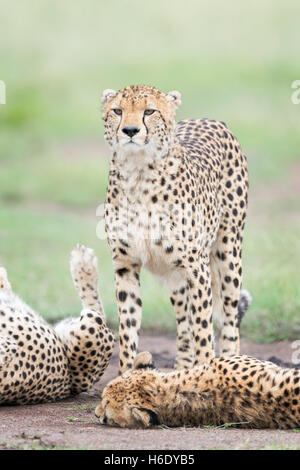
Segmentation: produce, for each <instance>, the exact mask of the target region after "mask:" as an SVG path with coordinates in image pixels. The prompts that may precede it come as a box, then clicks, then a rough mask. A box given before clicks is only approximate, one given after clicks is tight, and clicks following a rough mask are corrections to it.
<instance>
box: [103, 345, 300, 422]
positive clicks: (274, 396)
mask: <svg viewBox="0 0 300 470" xmlns="http://www.w3.org/2000/svg"><path fill="white" fill-rule="evenodd" d="M153 367H154V366H153V364H152V356H151V354H150V353H148V352H144V353H140V354H138V355H137V356H136V358H135V361H134V369H135V370H133V371H127V372H125V373H124V374H123V375H122V376H120V377H118V378H116V379H115V380H113V381H111V382H110V383H109V384H108V385H107V386H106V388H105V389H104V391H103V394H102V402H101V404H100V405H99V406H98V407H97V408H96V412H95V413H96V416H97V417H98V418H100V421H101V423H102V424H108V425H111V426H121V427H129V428H138V427H149V426H151V425H156V424H164V425H167V426H171V427H172V426H202V425H214V426H220V425H223V424H226V423H232V424H235V425H237V426H240V427H244V428H247V427H249V428H282V429H288V428H295V427H300V395H299V391H300V370H296V369H284V368H281V367H278V366H276V365H275V364H273V363H272V362H267V361H259V360H258V359H254V358H253V357H248V356H231V357H219V358H214V359H211V361H210V362H209V363H206V364H203V365H201V366H198V367H194V368H192V369H190V370H181V371H174V372H170V373H163V372H159V371H157V370H153Z"/></svg>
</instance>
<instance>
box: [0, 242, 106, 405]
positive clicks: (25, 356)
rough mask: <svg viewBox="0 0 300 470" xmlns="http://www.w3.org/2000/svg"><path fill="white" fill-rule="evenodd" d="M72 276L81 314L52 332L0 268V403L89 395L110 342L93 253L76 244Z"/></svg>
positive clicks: (104, 365) (104, 363)
mask: <svg viewBox="0 0 300 470" xmlns="http://www.w3.org/2000/svg"><path fill="white" fill-rule="evenodd" d="M71 272H72V277H73V281H74V284H75V287H76V289H77V291H78V293H79V295H80V298H81V301H82V306H83V310H82V312H81V315H80V317H79V318H67V319H66V320H63V321H61V322H60V323H58V324H57V325H56V326H55V327H54V328H52V327H51V326H50V325H48V323H46V322H45V321H44V320H43V319H42V318H41V317H40V316H39V315H37V314H36V313H35V312H34V311H33V310H32V309H31V308H30V307H29V306H28V305H26V304H25V303H24V302H23V300H21V299H20V298H19V297H18V296H17V295H15V294H14V293H13V291H12V289H11V286H10V283H9V281H8V279H7V274H6V270H5V269H4V268H3V267H0V404H2V405H3V404H29V403H40V402H47V401H54V400H58V399H61V398H65V397H67V396H69V395H71V394H75V393H80V392H82V391H87V390H88V389H89V388H90V387H91V386H92V385H93V384H94V383H95V382H96V381H97V380H99V379H100V377H101V376H102V374H103V372H104V370H105V369H106V367H107V365H108V362H109V359H110V356H111V353H112V349H113V345H114V338H113V335H112V333H111V331H110V330H109V329H108V328H107V326H106V322H105V315H104V311H103V307H102V303H101V299H100V297H99V293H98V271H97V258H96V257H95V255H94V253H93V251H92V250H91V249H89V248H86V247H84V246H82V245H78V246H77V247H76V248H75V249H74V250H73V251H72V253H71Z"/></svg>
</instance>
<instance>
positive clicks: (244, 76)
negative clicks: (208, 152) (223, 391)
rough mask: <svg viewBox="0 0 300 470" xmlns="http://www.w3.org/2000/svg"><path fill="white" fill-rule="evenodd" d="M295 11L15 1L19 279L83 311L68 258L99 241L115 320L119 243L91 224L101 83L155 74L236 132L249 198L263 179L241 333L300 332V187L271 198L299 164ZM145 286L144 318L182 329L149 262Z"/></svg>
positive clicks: (11, 245)
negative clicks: (114, 253)
mask: <svg viewBox="0 0 300 470" xmlns="http://www.w3.org/2000/svg"><path fill="white" fill-rule="evenodd" d="M16 10H17V11H16ZM299 14H300V6H299V3H298V2H297V0H287V1H286V2H280V1H271V0H263V1H258V0H254V1H252V2H250V3H249V2H248V3H247V4H242V3H241V4H239V5H237V2H236V1H234V0H228V1H227V2H223V1H221V0H214V1H212V2H198V1H197V0H190V1H189V2H188V4H184V3H182V2H180V1H179V0H174V1H173V2H172V8H170V3H169V2H167V1H166V0H163V1H161V0H160V1H158V0H153V1H152V2H145V3H144V4H143V8H141V4H140V2H138V0H124V1H119V0H112V1H111V2H101V1H100V2H99V1H98V0H85V1H84V2H83V0H79V1H77V2H75V3H74V2H66V1H65V2H64V1H63V2H61V1H60V2H58V0H51V1H50V0H45V1H43V2H34V1H33V0H24V1H23V2H20V3H19V4H18V6H17V8H16V7H15V6H14V5H13V4H12V3H9V2H6V1H5V2H4V4H3V5H2V6H1V19H2V22H1V42H0V64H1V67H0V80H4V81H5V83H6V90H7V100H6V101H7V104H6V105H0V164H1V171H0V261H1V262H2V263H3V264H5V266H7V268H8V270H9V274H10V278H11V280H12V282H13V285H14V287H15V290H16V291H18V292H19V293H20V295H22V296H24V298H25V299H26V300H27V301H28V302H30V303H31V304H32V305H33V306H34V307H35V308H36V309H37V310H38V311H40V312H41V313H42V314H43V316H45V317H46V318H48V319H49V320H52V321H53V320H54V319H57V318H61V317H63V316H66V315H70V314H77V313H78V312H79V310H80V303H79V301H78V299H77V297H76V293H75V291H74V288H73V286H72V284H71V280H70V275H69V269H68V258H69V252H70V250H71V249H72V247H73V246H74V245H75V244H76V243H77V242H81V243H85V244H87V245H90V246H92V247H93V248H95V251H96V253H97V254H98V256H99V262H100V273H101V293H102V297H103V300H104V304H105V309H106V312H107V315H108V318H109V321H110V323H111V324H112V325H114V326H116V325H117V314H116V302H115V294H114V287H113V272H112V264H111V258H110V253H109V250H108V248H107V243H106V241H105V240H99V239H98V238H97V236H96V226H97V222H98V219H97V217H96V215H95V211H96V207H97V206H98V204H99V203H101V202H103V200H104V195H105V186H106V181H107V176H108V154H109V151H108V149H107V148H106V147H104V145H103V126H102V123H101V119H100V93H101V91H102V89H104V88H117V89H119V88H121V87H123V86H125V85H128V84H134V83H146V84H153V85H155V86H157V87H159V88H161V89H162V90H164V91H168V90H172V89H179V90H180V91H181V92H182V96H183V104H182V106H181V107H180V109H179V111H178V118H186V117H212V118H215V119H220V120H223V121H225V122H226V123H227V125H228V126H230V128H231V129H232V130H233V131H234V133H235V134H236V135H237V137H238V138H239V140H240V142H241V144H242V147H243V148H244V150H245V152H246V153H247V156H248V161H249V175H250V182H251V192H250V198H251V197H253V199H254V198H255V197H256V193H257V191H258V190H259V191H260V194H261V196H260V198H257V197H256V199H255V201H256V202H255V204H256V206H257V207H255V209H256V208H257V211H255V210H253V208H252V210H251V212H250V215H249V218H248V221H247V226H246V233H245V244H244V251H243V254H244V286H245V287H246V288H248V289H249V290H250V291H251V293H252V295H253V299H254V300H253V306H252V308H251V311H250V312H249V314H248V315H247V317H246V318H245V320H244V324H243V329H242V332H243V334H244V335H245V336H248V337H250V338H252V339H255V340H259V341H273V340H278V339H286V338H288V339H294V338H297V337H299V332H300V326H299V311H300V291H299V286H300V275H299V268H298V267H299V261H300V259H299V258H300V255H299V253H300V223H299V213H300V207H299V199H300V197H299V189H298V190H297V187H295V188H294V191H293V190H292V188H291V189H290V191H284V192H283V193H282V194H278V196H276V195H275V196H274V201H273V203H272V201H271V202H270V198H266V200H265V198H264V194H266V195H268V193H269V191H270V188H271V187H272V188H273V186H274V184H275V185H276V184H277V183H278V184H281V186H282V185H283V186H284V185H285V184H286V185H289V178H290V174H291V173H293V172H294V171H299V161H300V151H299V149H300V133H299V124H300V105H298V106H297V105H293V104H292V102H291V92H292V89H291V84H292V82H293V81H294V80H296V79H299V78H300V77H299V67H298V63H299V61H298V56H299V51H298V45H299V39H300V33H299V27H298V19H299ZM297 165H298V166H297ZM297 168H298V170H297ZM285 182H286V183H285ZM262 189H264V191H265V193H264V191H262ZM272 190H273V192H274V188H273V189H272ZM255 212H257V214H256V213H255ZM142 289H143V304H144V318H143V326H144V327H145V328H148V329H150V328H151V329H156V330H160V331H162V330H169V331H170V330H171V331H174V330H175V318H174V315H173V312H172V308H171V306H170V305H169V300H168V297H167V293H166V291H165V290H164V289H163V288H162V287H161V286H160V285H159V283H158V282H157V281H156V280H155V279H154V278H153V277H152V276H151V275H150V274H148V273H143V276H142Z"/></svg>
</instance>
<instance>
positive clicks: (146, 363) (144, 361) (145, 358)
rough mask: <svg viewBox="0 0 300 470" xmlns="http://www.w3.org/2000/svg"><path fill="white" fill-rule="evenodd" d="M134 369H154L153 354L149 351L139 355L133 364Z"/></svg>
mask: <svg viewBox="0 0 300 470" xmlns="http://www.w3.org/2000/svg"><path fill="white" fill-rule="evenodd" d="M133 368H134V369H154V368H155V367H154V364H153V360H152V354H151V353H149V352H148V351H144V352H141V353H139V354H138V355H137V356H136V358H135V359H134V362H133Z"/></svg>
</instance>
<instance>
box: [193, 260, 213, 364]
mask: <svg viewBox="0 0 300 470" xmlns="http://www.w3.org/2000/svg"><path fill="white" fill-rule="evenodd" d="M189 292H190V311H191V316H192V325H193V344H194V365H195V366H198V365H200V364H203V363H204V362H208V361H209V360H210V359H212V358H213V357H214V355H215V353H214V337H213V324H212V292H211V277H210V265H209V257H208V256H206V255H204V256H202V257H201V259H200V262H199V263H198V264H197V265H194V266H191V267H190V269H189Z"/></svg>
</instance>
